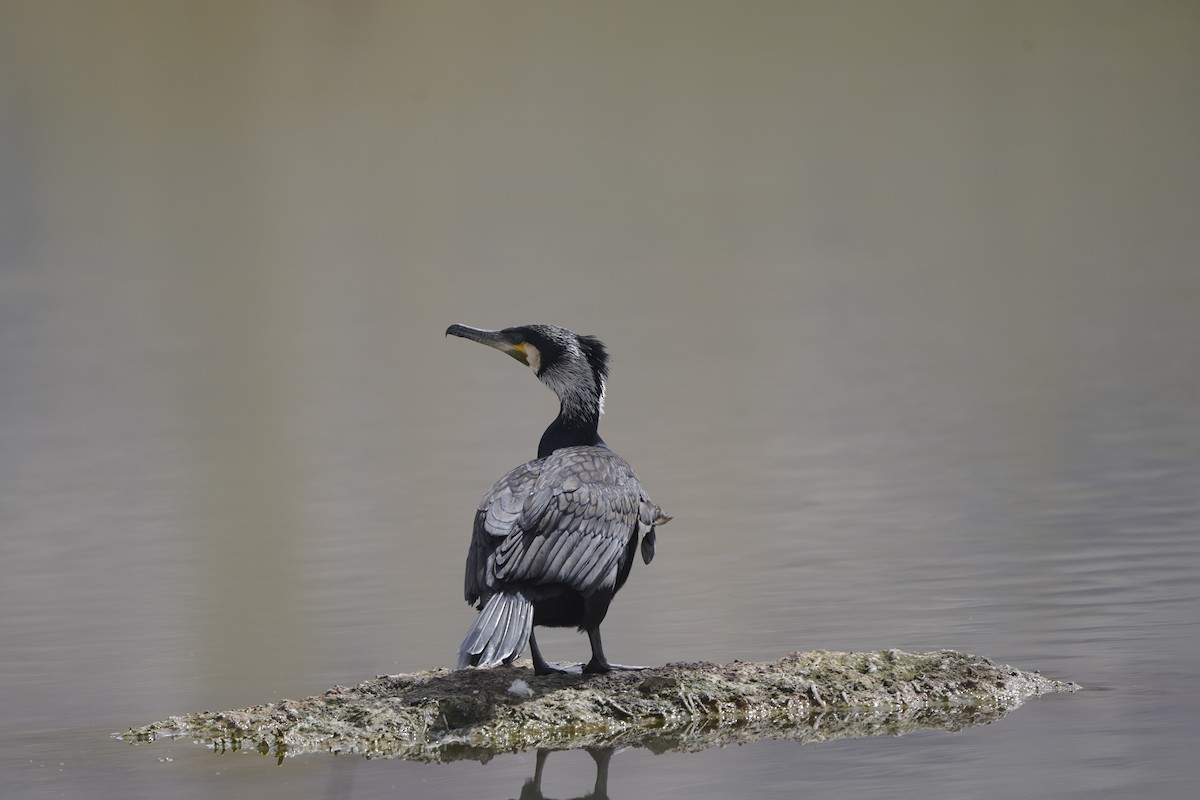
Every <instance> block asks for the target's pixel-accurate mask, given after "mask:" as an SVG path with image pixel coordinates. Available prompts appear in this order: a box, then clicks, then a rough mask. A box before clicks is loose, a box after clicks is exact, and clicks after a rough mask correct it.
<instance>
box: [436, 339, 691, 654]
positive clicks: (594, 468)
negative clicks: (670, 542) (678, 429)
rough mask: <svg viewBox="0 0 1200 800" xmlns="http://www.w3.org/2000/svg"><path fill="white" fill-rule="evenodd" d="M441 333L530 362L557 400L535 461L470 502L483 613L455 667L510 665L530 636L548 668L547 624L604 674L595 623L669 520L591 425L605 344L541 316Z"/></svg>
mask: <svg viewBox="0 0 1200 800" xmlns="http://www.w3.org/2000/svg"><path fill="white" fill-rule="evenodd" d="M447 334H454V335H457V336H463V337H464V338H469V339H472V340H474V341H480V342H483V343H484V344H488V345H490V346H492V347H495V348H496V349H499V350H502V351H504V352H507V353H509V355H512V356H513V357H514V358H516V359H517V360H519V361H521V362H522V363H526V364H528V365H529V366H531V367H532V368H533V369H534V372H535V374H537V376H538V378H539V379H541V380H542V382H543V383H546V384H547V385H548V386H550V387H551V388H552V389H554V390H555V392H556V393H557V394H558V395H559V399H560V401H561V403H562V407H561V409H560V413H559V416H558V418H557V419H555V421H554V422H553V423H551V425H550V427H549V428H547V429H546V432H545V434H543V436H542V440H541V443H540V445H539V452H538V458H537V459H536V460H534V461H530V462H528V463H526V464H522V465H520V466H519V467H516V468H515V469H513V470H511V471H509V472H508V474H506V475H505V476H504V477H502V478H500V480H498V481H496V483H495V484H493V485H492V487H491V489H489V490H488V492H487V493H486V494H485V495H484V496H483V500H482V501H481V502H480V504H479V508H478V510H477V511H476V514H475V524H474V528H473V531H472V535H471V545H470V549H469V550H468V552H467V565H466V581H465V596H466V600H467V602H468V603H472V604H477V605H478V607H479V608H480V615H479V617H478V619H477V620H476V622H475V624H474V625H473V626H472V628H471V630H470V631H469V632H468V633H467V636H466V638H465V639H464V640H463V643H462V646H461V647H460V649H459V666H460V667H464V666H467V665H470V664H474V665H476V666H493V665H496V664H501V663H508V662H510V661H512V660H513V659H515V658H517V657H518V656H519V655H520V654H521V652H522V651H523V650H524V649H525V643H526V642H529V644H530V650H531V651H532V655H533V661H534V670H535V672H537V673H538V674H544V673H547V672H553V671H555V669H554V668H553V667H551V666H550V665H549V664H548V663H547V662H546V661H545V659H544V658H543V657H542V655H541V653H540V651H539V650H538V646H537V640H536V639H535V638H534V636H533V626H534V625H543V626H549V627H577V628H578V629H579V630H581V631H585V632H587V634H588V638H589V640H590V642H591V645H592V659H591V661H589V662H588V664H587V665H586V666H585V667H584V670H585V671H587V672H607V671H608V670H609V669H612V668H614V667H616V665H612V664H609V663H608V661H607V659H606V658H605V656H604V650H603V647H602V645H601V642H600V623H601V622H603V620H604V617H605V615H606V614H607V613H608V607H609V604H610V603H611V602H612V598H613V596H614V595H615V594H616V593H617V591H618V590H619V589H620V588H621V587H622V586H623V585H624V584H625V580H626V579H627V578H628V577H629V571H630V568H631V567H632V566H633V561H634V559H635V557H636V555H637V551H638V543H639V540H640V542H641V553H642V558H643V560H644V561H645V562H646V563H650V559H651V558H653V556H654V540H655V532H654V530H655V526H657V525H661V524H663V523H664V522H666V521H667V520H668V519H669V517H666V516H665V515H664V514H663V513H662V510H661V509H660V508H659V507H658V506H657V505H656V504H655V503H654V502H653V501H652V500H650V498H649V497H648V496H647V494H646V491H645V489H644V488H643V487H642V484H641V482H640V481H639V480H638V478H637V475H635V474H634V472H633V469H632V468H631V467H630V466H629V464H628V462H626V461H625V459H623V458H621V457H620V456H618V455H617V454H616V453H614V452H612V451H611V450H610V449H608V446H607V445H605V444H604V442H603V440H601V439H600V437H599V435H598V433H597V425H598V423H599V416H600V405H601V402H602V398H603V395H604V380H605V378H606V377H607V374H608V369H607V364H608V361H607V353H606V351H605V349H604V346H603V344H601V343H600V342H599V340H596V339H593V338H591V337H580V336H578V335H577V334H574V333H572V332H570V331H568V330H566V329H564V328H557V327H554V326H548V325H529V326H522V327H520V328H507V329H505V330H502V331H479V330H476V329H474V328H466V327H464V326H461V325H455V326H451V327H450V329H449V330H447Z"/></svg>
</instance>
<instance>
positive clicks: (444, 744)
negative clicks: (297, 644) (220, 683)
mask: <svg viewBox="0 0 1200 800" xmlns="http://www.w3.org/2000/svg"><path fill="white" fill-rule="evenodd" d="M1077 688H1079V687H1078V686H1077V685H1075V684H1073V683H1064V682H1061V681H1055V680H1051V679H1049V678H1045V677H1043V676H1042V675H1040V674H1038V673H1031V672H1023V671H1021V670H1017V669H1013V668H1012V667H1008V666H1004V665H999V664H996V663H994V662H992V661H989V660H988V659H986V658H981V657H978V656H972V655H967V654H963V653H957V652H954V651H951V650H943V651H939V652H932V653H905V652H901V651H899V650H885V651H878V652H870V653H834V652H825V651H815V652H808V653H793V654H791V655H788V656H785V657H783V658H781V659H779V660H778V661H772V662H765V663H751V662H742V661H734V662H732V663H729V664H719V665H718V664H710V663H706V662H701V663H677V664H667V665H666V666H663V667H658V668H653V669H647V670H642V671H637V672H611V673H609V674H607V675H595V676H593V675H578V674H574V675H571V674H568V675H552V676H540V677H535V676H534V675H533V673H532V670H531V669H530V668H529V667H528V666H527V665H525V664H518V665H513V666H508V667H498V668H495V669H485V670H476V669H466V670H445V669H442V670H433V671H429V672H418V673H412V674H406V675H390V676H380V677H378V678H375V679H372V680H369V681H366V682H364V683H362V684H359V685H358V686H355V687H352V688H346V687H341V686H336V687H334V688H332V689H330V690H329V691H327V692H325V693H324V694H323V695H318V696H315V697H309V698H307V699H305V700H299V701H296V700H281V701H279V702H276V703H269V704H266V705H259V706H252V707H250V708H245V709H240V710H236V711H221V712H204V713H200V714H188V715H184V716H178V717H171V718H170V719H167V720H164V721H161V722H154V723H150V724H149V725H144V726H142V727H140V728H136V729H131V730H130V731H129V732H128V733H125V734H120V735H121V736H122V737H123V738H125V739H127V740H129V741H133V742H145V741H153V740H154V739H155V738H158V737H190V738H193V739H196V740H198V741H202V742H205V743H206V744H208V745H209V746H211V747H214V748H216V749H221V750H225V749H234V750H237V749H252V750H256V751H258V752H260V753H263V754H272V755H275V756H277V757H278V758H283V757H284V756H286V755H290V754H297V753H306V752H313V751H330V752H338V753H358V754H361V755H365V756H369V757H398V758H407V759H412V760H418V761H450V760H455V759H461V758H472V759H481V760H486V759H487V758H489V757H491V756H492V755H494V754H496V753H505V752H519V751H523V750H530V749H534V748H542V749H568V748H577V747H612V746H618V745H622V746H628V745H636V746H643V747H647V748H650V749H652V750H655V751H663V750H700V749H703V748H706V747H710V746H713V745H719V744H726V743H730V742H742V741H752V740H757V739H764V738H775V739H790V740H795V741H800V742H816V741H828V740H831V739H839V738H845V737H853V736H874V735H880V734H888V735H898V734H902V733H907V732H909V731H912V730H917V729H921V728H940V729H944V730H959V729H962V728H965V727H968V726H971V725H977V724H982V723H986V722H991V721H993V720H996V719H999V718H1000V717H1001V716H1003V715H1004V714H1005V713H1007V712H1008V711H1010V710H1012V709H1014V708H1016V707H1017V706H1018V705H1020V704H1021V703H1022V702H1023V701H1024V700H1025V699H1027V698H1029V697H1031V696H1035V695H1040V694H1045V693H1049V692H1061V691H1074V690H1075V689H1077Z"/></svg>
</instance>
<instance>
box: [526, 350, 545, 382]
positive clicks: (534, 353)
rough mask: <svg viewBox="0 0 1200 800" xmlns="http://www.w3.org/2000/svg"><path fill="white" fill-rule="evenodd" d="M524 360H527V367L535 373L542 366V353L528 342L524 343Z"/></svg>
mask: <svg viewBox="0 0 1200 800" xmlns="http://www.w3.org/2000/svg"><path fill="white" fill-rule="evenodd" d="M525 360H526V361H528V362H529V368H530V369H532V370H533V374H534V375H537V374H538V371H539V370H541V368H542V354H541V352H539V351H538V349H537V348H536V347H534V346H533V345H531V344H530V343H529V342H526V343H525Z"/></svg>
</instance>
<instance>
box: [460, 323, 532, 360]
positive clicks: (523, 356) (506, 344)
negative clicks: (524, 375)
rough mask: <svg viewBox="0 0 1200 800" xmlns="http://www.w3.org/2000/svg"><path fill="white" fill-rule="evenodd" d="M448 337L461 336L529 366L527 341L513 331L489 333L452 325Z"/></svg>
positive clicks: (480, 329)
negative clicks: (506, 354)
mask: <svg viewBox="0 0 1200 800" xmlns="http://www.w3.org/2000/svg"><path fill="white" fill-rule="evenodd" d="M446 335H447V336H461V337H462V338H464V339H470V340H471V341H472V342H479V343H480V344H486V345H487V346H488V347H494V348H496V349H497V350H499V351H500V352H501V353H508V354H509V355H510V356H512V357H513V358H515V359H516V360H517V361H520V362H521V363H522V364H524V365H525V366H527V367H528V366H529V352H528V351H527V350H526V349H525V340H524V338H521V337H520V336H519V335H514V334H513V333H512V332H511V331H508V330H502V331H487V330H484V329H482V328H471V327H468V326H466V325H451V326H450V327H449V328H446Z"/></svg>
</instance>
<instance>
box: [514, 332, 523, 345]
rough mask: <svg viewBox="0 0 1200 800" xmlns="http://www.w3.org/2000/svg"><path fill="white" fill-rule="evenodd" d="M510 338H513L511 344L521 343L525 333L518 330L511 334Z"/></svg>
mask: <svg viewBox="0 0 1200 800" xmlns="http://www.w3.org/2000/svg"><path fill="white" fill-rule="evenodd" d="M512 340H513V344H522V343H524V341H525V334H523V333H521V332H520V331H518V332H516V333H514V334H513V337H512Z"/></svg>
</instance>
